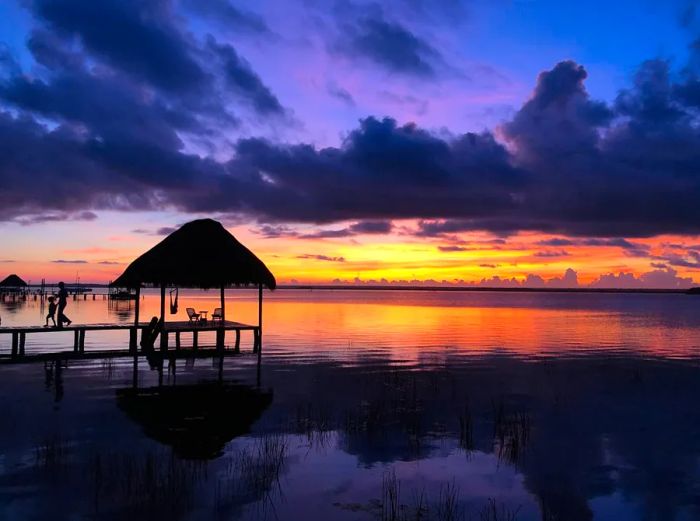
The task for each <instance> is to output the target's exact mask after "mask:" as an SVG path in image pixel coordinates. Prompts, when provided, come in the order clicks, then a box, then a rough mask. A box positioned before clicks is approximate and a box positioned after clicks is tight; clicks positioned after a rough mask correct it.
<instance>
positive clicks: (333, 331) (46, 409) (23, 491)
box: [0, 290, 700, 521]
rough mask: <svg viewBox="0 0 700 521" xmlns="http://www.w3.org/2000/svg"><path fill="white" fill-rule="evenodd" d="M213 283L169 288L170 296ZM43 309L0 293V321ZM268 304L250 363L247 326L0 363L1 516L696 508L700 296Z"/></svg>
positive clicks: (248, 304) (108, 316)
mask: <svg viewBox="0 0 700 521" xmlns="http://www.w3.org/2000/svg"><path fill="white" fill-rule="evenodd" d="M217 302H218V293H217V292H211V293H207V292H184V291H183V292H180V310H181V313H180V315H181V316H178V317H172V316H171V317H170V318H172V319H184V318H185V315H184V308H185V307H188V306H191V307H195V308H196V309H197V310H205V309H206V310H209V311H210V312H211V310H213V308H214V307H217ZM132 306H133V304H132ZM157 309H158V300H157V296H156V295H155V294H148V295H146V297H145V300H144V301H143V304H142V310H143V315H142V316H143V317H148V316H150V315H152V314H154V313H156V310H157ZM132 313H133V309H132V308H131V307H130V305H129V303H126V302H121V303H118V304H116V305H108V303H107V302H106V301H102V300H97V301H92V300H87V301H83V300H78V301H75V302H73V301H71V302H70V303H69V307H68V309H67V314H68V315H69V316H70V318H71V319H72V320H73V321H74V322H76V323H80V322H90V323H92V322H107V321H108V322H117V321H123V322H129V321H130V320H132V319H133V318H132V317H133V315H132ZM44 314H45V309H43V308H42V307H41V305H40V303H39V302H34V301H29V302H22V303H17V304H10V303H7V302H6V303H4V304H0V315H1V316H2V324H3V326H8V325H20V324H23V325H34V324H40V323H43V316H44ZM256 317H257V309H256V301H255V295H254V294H253V293H252V292H246V291H238V292H231V293H230V294H229V295H228V301H227V318H232V319H234V320H240V321H243V322H254V321H255V320H256ZM264 320H265V335H264V355H263V365H262V368H261V371H260V374H259V375H258V372H257V371H256V365H255V361H256V359H255V357H253V356H250V355H249V354H246V353H248V352H249V351H250V346H251V344H252V338H249V337H248V336H245V334H244V337H243V351H244V354H243V355H242V356H241V357H236V358H227V359H226V360H225V361H224V362H223V365H222V366H221V367H220V366H219V362H218V361H217V360H211V359H198V360H196V361H192V360H189V361H187V360H180V361H178V363H177V364H176V365H174V366H167V364H166V367H165V368H164V369H163V371H162V372H161V373H159V371H157V370H151V369H150V368H149V366H148V364H147V363H145V362H144V361H141V362H140V363H139V365H138V367H136V368H134V366H133V364H132V362H131V360H130V359H124V358H106V359H103V360H92V361H81V362H70V363H68V364H58V365H56V364H47V365H45V364H43V363H41V364H26V365H12V366H10V365H0V411H1V412H2V417H3V419H2V421H1V422H0V519H9V520H11V519H22V520H24V519H71V520H72V519H123V518H130V519H159V518H162V519H192V520H199V519H311V520H313V519H339V520H343V519H475V520H481V519H485V520H496V519H517V520H540V519H545V520H548V521H551V520H561V521H569V520H573V521H576V520H585V519H610V520H617V519H620V520H626V519H630V520H631V519H658V520H672V519H676V520H685V519H700V466H699V462H700V405H699V404H700V365H699V364H698V360H699V358H698V355H700V327H699V326H700V298H694V297H690V296H686V295H635V294H609V295H608V294H569V293H566V294H544V293H522V294H520V293H519V294H511V293H459V294H457V293H439V292H434V293H431V292H411V291H400V292H372V291H369V292H367V291H365V292H363V291H353V292H326V291H313V292H312V291H291V290H283V291H278V292H276V293H273V294H271V295H269V298H267V300H266V304H265V315H264ZM127 337H128V334H127V332H126V331H121V332H105V333H88V336H87V342H86V349H87V350H89V349H90V348H91V347H93V348H94V347H100V348H105V347H114V348H124V346H125V345H126V342H127ZM9 340H10V338H9V336H6V335H0V353H3V354H6V353H8V352H9V350H10V345H9ZM203 340H204V342H205V343H206V341H207V338H206V337H205V338H204V339H203ZM213 341H214V339H213V336H212V337H211V338H210V339H209V342H211V343H213ZM183 342H185V343H187V342H188V340H187V339H185V338H183ZM201 342H202V340H200V344H201ZM71 345H72V333H60V334H58V333H49V334H42V335H30V336H29V337H28V342H27V351H28V352H29V353H31V352H38V351H41V350H47V349H50V350H56V349H59V348H65V349H70V347H71Z"/></svg>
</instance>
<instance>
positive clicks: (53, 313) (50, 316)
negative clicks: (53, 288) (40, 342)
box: [44, 297, 56, 327]
mask: <svg viewBox="0 0 700 521" xmlns="http://www.w3.org/2000/svg"><path fill="white" fill-rule="evenodd" d="M49 319H51V321H52V322H53V327H56V302H55V300H54V298H53V297H49V312H48V313H47V314H46V324H44V327H49Z"/></svg>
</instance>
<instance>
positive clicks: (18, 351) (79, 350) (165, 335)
mask: <svg viewBox="0 0 700 521" xmlns="http://www.w3.org/2000/svg"><path fill="white" fill-rule="evenodd" d="M148 328H149V324H148V323H146V322H139V323H138V324H135V323H132V324H75V325H70V326H64V327H63V328H55V327H49V328H47V327H42V326H28V327H0V335H12V348H11V351H10V354H9V356H7V355H4V356H3V355H0V362H3V361H5V362H7V361H27V360H28V359H50V358H52V357H55V356H56V355H66V354H69V355H71V356H72V357H78V358H80V357H85V358H88V357H89V355H90V353H86V352H85V336H86V334H87V332H88V331H119V330H128V331H129V347H128V350H125V349H122V350H119V349H114V350H109V351H108V352H106V351H105V350H104V349H103V350H100V351H99V353H100V355H102V356H115V355H124V356H136V355H138V354H139V342H138V332H139V330H141V331H142V334H143V331H144V330H147V329H148ZM208 331H210V332H215V333H216V344H215V350H211V349H208V350H207V351H212V353H213V354H222V353H224V352H225V351H226V350H227V348H226V345H225V341H226V332H227V331H234V332H235V334H236V340H235V344H234V346H233V350H232V351H233V353H239V352H240V346H241V331H252V333H253V352H254V353H257V354H258V358H260V356H261V353H262V335H261V327H260V326H259V325H251V324H243V323H241V322H233V321H230V320H224V321H218V320H217V321H216V322H214V321H207V322H201V321H200V322H192V321H179V322H166V323H165V324H163V326H162V328H160V330H159V335H160V353H161V354H162V355H164V356H167V355H168V351H169V347H170V346H169V338H170V336H171V335H173V336H174V337H175V350H176V351H179V350H180V349H181V348H182V338H181V335H182V333H192V346H191V347H192V351H193V352H196V351H197V350H198V349H199V333H203V332H208ZM68 332H72V333H73V349H72V351H69V352H66V351H60V352H46V351H43V352H42V353H34V354H32V353H27V348H26V339H27V335H29V334H33V333H54V334H55V333H68ZM95 354H97V353H95Z"/></svg>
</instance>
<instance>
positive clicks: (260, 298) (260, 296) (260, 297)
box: [256, 284, 263, 362]
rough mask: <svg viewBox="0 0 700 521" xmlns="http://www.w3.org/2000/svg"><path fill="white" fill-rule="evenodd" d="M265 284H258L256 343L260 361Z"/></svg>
mask: <svg viewBox="0 0 700 521" xmlns="http://www.w3.org/2000/svg"><path fill="white" fill-rule="evenodd" d="M262 303H263V285H262V284H259V285H258V334H257V335H256V340H257V342H256V344H257V352H258V362H259V361H260V357H261V356H262V325H263V315H262V313H263V311H262V310H263V306H262Z"/></svg>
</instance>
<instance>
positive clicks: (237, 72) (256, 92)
mask: <svg viewBox="0 0 700 521" xmlns="http://www.w3.org/2000/svg"><path fill="white" fill-rule="evenodd" d="M208 45H209V47H210V48H211V49H212V51H213V52H214V53H215V54H216V55H217V56H218V58H219V59H220V60H221V63H222V68H223V74H224V83H225V85H226V86H227V87H228V88H229V89H231V90H232V91H234V92H237V93H239V94H240V95H242V96H243V97H244V98H245V99H247V100H249V101H250V102H251V103H252V105H253V106H254V107H255V109H256V110H257V111H258V112H259V113H260V114H262V115H270V114H278V115H280V114H284V113H285V111H284V108H283V107H282V105H281V104H280V102H279V100H278V99H277V97H275V95H274V94H273V93H272V92H271V91H270V89H269V88H268V87H267V86H265V84H264V83H263V82H262V80H261V79H260V77H259V76H258V75H257V74H256V73H255V72H254V71H253V69H252V68H251V66H250V64H249V63H248V62H247V61H246V60H244V59H243V58H241V57H240V56H239V55H238V53H237V52H236V50H235V49H234V48H233V47H232V46H231V45H228V44H218V43H216V41H215V40H214V39H213V38H210V39H209V42H208Z"/></svg>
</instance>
